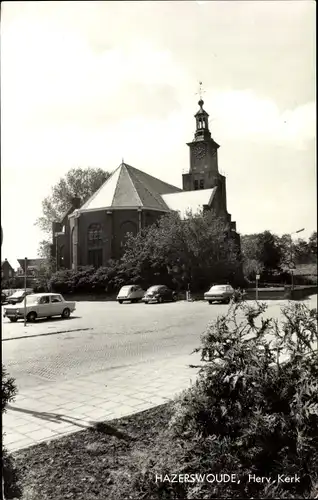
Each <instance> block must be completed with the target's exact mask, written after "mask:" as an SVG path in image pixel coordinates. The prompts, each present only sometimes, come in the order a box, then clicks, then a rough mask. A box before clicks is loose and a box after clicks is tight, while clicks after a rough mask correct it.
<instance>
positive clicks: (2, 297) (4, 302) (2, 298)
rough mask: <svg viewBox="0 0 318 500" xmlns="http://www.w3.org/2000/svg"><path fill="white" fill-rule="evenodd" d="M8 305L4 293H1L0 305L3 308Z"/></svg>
mask: <svg viewBox="0 0 318 500" xmlns="http://www.w3.org/2000/svg"><path fill="white" fill-rule="evenodd" d="M7 303H8V297H7V296H6V294H5V293H3V292H1V305H2V306H4V305H5V304H7Z"/></svg>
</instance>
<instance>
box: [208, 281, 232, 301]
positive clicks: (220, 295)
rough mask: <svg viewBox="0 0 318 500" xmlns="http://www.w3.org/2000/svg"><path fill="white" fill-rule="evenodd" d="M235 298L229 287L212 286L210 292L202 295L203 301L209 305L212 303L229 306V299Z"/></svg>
mask: <svg viewBox="0 0 318 500" xmlns="http://www.w3.org/2000/svg"><path fill="white" fill-rule="evenodd" d="M235 296H236V294H235V290H234V288H233V287H232V286H231V285H213V286H212V287H211V288H210V290H209V291H208V292H206V293H205V294H204V300H207V301H208V302H209V304H212V303H213V302H221V303H223V304H229V302H230V301H231V299H232V298H233V299H234V298H235Z"/></svg>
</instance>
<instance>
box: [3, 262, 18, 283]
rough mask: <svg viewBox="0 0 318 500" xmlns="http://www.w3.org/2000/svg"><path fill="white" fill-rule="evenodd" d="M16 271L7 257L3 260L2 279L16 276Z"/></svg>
mask: <svg viewBox="0 0 318 500" xmlns="http://www.w3.org/2000/svg"><path fill="white" fill-rule="evenodd" d="M14 275H15V271H14V269H13V267H12V266H11V264H10V262H9V261H8V260H7V259H4V260H2V261H1V279H3V280H8V279H12V278H14Z"/></svg>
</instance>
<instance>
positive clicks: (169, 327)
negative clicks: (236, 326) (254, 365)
mask: <svg viewBox="0 0 318 500" xmlns="http://www.w3.org/2000/svg"><path fill="white" fill-rule="evenodd" d="M305 302H306V303H307V304H308V305H310V306H311V307H316V306H317V296H313V297H311V298H310V300H307V301H305ZM283 303H285V304H286V302H284V301H269V302H268V306H269V307H268V311H267V314H268V315H270V316H271V317H275V318H278V317H279V316H280V307H281V305H282V304H283ZM228 307H229V306H227V305H211V306H210V305H208V304H207V303H205V302H203V301H202V302H200V301H198V302H192V303H191V302H185V301H180V302H177V303H166V304H160V305H159V304H152V305H145V304H142V303H140V304H129V303H127V304H122V305H119V304H117V303H116V302H78V303H77V308H76V311H75V312H74V313H73V317H72V318H71V319H69V320H62V319H59V318H57V319H51V320H42V321H38V322H36V323H35V324H32V325H30V326H29V327H28V328H29V330H30V333H31V334H32V335H41V332H43V331H44V329H45V330H46V331H50V328H51V329H52V333H54V332H56V331H63V330H77V331H69V332H67V333H56V334H52V335H42V336H35V337H30V338H23V339H21V338H20V339H17V340H8V341H3V342H2V353H3V362H4V364H5V366H6V368H7V369H8V371H9V373H10V375H11V376H13V377H14V378H15V379H16V382H17V384H18V387H19V389H23V388H36V386H38V385H41V386H42V387H43V385H44V384H52V383H56V382H62V381H63V380H70V379H74V378H76V377H83V376H86V375H91V374H94V373H98V372H100V371H103V370H112V369H114V368H117V367H123V366H132V365H138V364H139V363H148V362H151V361H158V360H160V359H162V360H167V359H168V358H172V357H173V356H180V355H183V354H185V355H186V354H189V353H191V352H192V351H193V349H194V348H195V347H198V346H199V345H200V335H201V334H202V333H203V332H204V331H205V329H206V327H207V325H208V323H209V322H211V321H212V320H214V319H215V318H216V317H217V316H218V315H221V314H224V313H226V312H227V311H228ZM57 326H58V328H57ZM23 329H24V325H23V321H22V322H18V323H10V322H9V321H8V320H7V319H4V318H2V335H5V337H6V338H9V339H10V338H12V339H13V338H15V337H19V334H21V332H22V331H23ZM29 330H28V331H29Z"/></svg>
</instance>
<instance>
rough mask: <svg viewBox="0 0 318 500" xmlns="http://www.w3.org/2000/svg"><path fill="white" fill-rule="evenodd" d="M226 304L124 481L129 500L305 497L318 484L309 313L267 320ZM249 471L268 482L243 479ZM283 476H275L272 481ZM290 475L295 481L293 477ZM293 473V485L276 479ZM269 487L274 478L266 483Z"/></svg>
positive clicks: (315, 359)
mask: <svg viewBox="0 0 318 500" xmlns="http://www.w3.org/2000/svg"><path fill="white" fill-rule="evenodd" d="M265 310H266V306H265V305H256V306H255V307H253V306H248V305H247V304H246V303H243V304H239V305H235V306H234V305H233V306H232V307H231V309H230V312H229V314H228V315H227V316H223V317H220V318H218V319H217V320H216V321H215V322H214V323H212V324H211V325H210V326H209V327H208V329H207V332H206V333H205V335H204V336H203V338H202V346H201V347H200V349H198V351H200V352H201V358H202V363H203V365H201V369H200V372H199V376H198V379H197V381H196V383H195V384H194V385H193V387H192V388H191V389H189V390H187V391H185V392H184V393H183V394H182V395H181V396H180V397H179V398H178V399H177V400H176V402H175V408H174V415H173V417H172V419H171V421H170V427H169V429H165V430H163V431H162V433H161V435H160V436H159V438H158V440H157V442H156V443H155V444H154V448H153V452H152V454H151V456H148V457H147V458H146V459H141V461H140V464H139V470H138V471H136V473H135V474H134V475H133V477H132V480H131V482H129V484H127V490H124V491H123V486H121V493H123V494H124V493H127V494H128V491H129V489H130V491H133V492H134V493H133V494H131V495H130V496H129V498H136V499H137V498H138V499H139V498H157V499H169V500H170V499H174V498H180V497H181V498H185V499H193V498H202V499H204V498H205V499H210V498H314V495H315V494H317V486H318V432H317V429H318V356H317V347H318V335H317V311H316V310H315V309H314V310H310V309H308V308H307V307H306V306H305V305H304V304H296V305H294V306H291V305H289V306H288V307H285V308H283V309H282V314H283V321H282V323H280V324H278V322H277V321H275V320H273V319H270V318H267V317H266V316H265V315H264V313H265ZM173 473H175V474H192V473H198V474H229V475H231V474H235V475H236V476H235V478H236V481H234V482H228V483H226V484H225V483H224V482H223V483H222V482H220V483H218V482H206V481H203V482H194V483H190V482H188V483H185V482H183V483H180V482H179V483H172V482H168V481H166V482H163V481H159V482H158V481H157V482H156V481H155V477H156V474H160V475H162V476H163V477H164V475H165V474H168V475H169V476H170V478H171V477H172V476H171V475H172V474H173ZM249 474H250V475H251V477H253V475H255V476H260V477H267V478H270V482H269V483H267V481H266V480H265V482H263V483H259V482H254V481H253V480H250V481H249ZM280 474H284V476H279V475H280ZM295 475H296V476H295ZM286 476H293V477H294V478H295V479H296V482H290V483H283V482H281V479H282V477H283V478H285V477H286ZM275 481H276V482H275Z"/></svg>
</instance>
